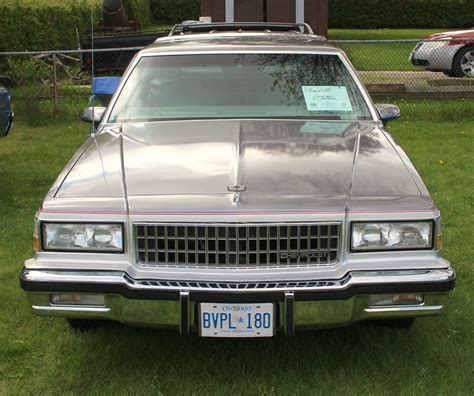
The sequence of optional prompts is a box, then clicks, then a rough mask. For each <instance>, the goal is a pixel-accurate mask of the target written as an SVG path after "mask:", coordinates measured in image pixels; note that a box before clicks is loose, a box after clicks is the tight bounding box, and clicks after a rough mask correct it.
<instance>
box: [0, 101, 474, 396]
mask: <svg viewBox="0 0 474 396" xmlns="http://www.w3.org/2000/svg"><path fill="white" fill-rule="evenodd" d="M458 104H459V103H458ZM400 105H401V106H402V109H403V111H404V112H405V115H404V117H403V118H402V119H401V120H399V121H396V122H393V123H392V124H391V126H390V130H391V131H392V133H393V135H394V136H395V137H396V138H397V139H398V141H399V142H400V143H401V145H402V146H403V147H404V148H405V150H406V151H407V152H408V154H409V155H410V157H411V158H412V160H413V161H414V163H415V165H416V166H417V167H418V169H419V170H420V172H421V174H422V176H423V177H424V179H425V181H426V183H427V185H428V187H429V189H430V190H431V192H432V193H433V196H434V198H435V200H436V202H437V204H438V206H439V208H440V209H441V212H442V213H443V218H444V226H445V227H444V235H445V248H444V252H443V255H444V256H445V257H446V258H447V259H449V260H451V261H452V262H453V263H454V265H455V268H456V270H457V272H458V279H459V281H458V285H457V289H456V290H455V292H454V293H453V294H452V295H451V298H450V301H449V307H448V310H447V312H446V314H445V315H443V316H440V317H436V318H426V319H419V320H418V321H417V322H416V323H415V325H414V327H413V329H412V330H410V331H403V330H396V329H389V328H384V327H377V326H371V325H367V324H363V323H361V324H357V325H354V326H350V327H345V328H340V329H336V330H331V331H319V332H312V333H307V334H302V335H299V336H297V337H295V338H284V337H282V336H277V337H275V338H272V339H265V340H264V339H259V340H258V339H255V340H226V339H223V340H212V339H211V340H210V339H201V338H198V337H195V336H193V337H189V338H181V337H180V336H178V335H176V334H173V333H168V332H164V331H160V330H153V329H136V328H129V327H124V326H121V325H118V324H117V325H115V324H111V325H109V326H106V327H104V328H102V329H99V330H97V331H92V332H87V333H78V332H75V331H73V330H71V329H70V328H69V327H68V326H67V324H66V322H65V321H64V320H61V319H50V318H38V317H34V316H33V315H32V313H31V312H30V309H29V307H28V304H27V302H26V298H25V296H24V294H23V292H22V291H21V290H20V288H19V285H18V274H19V272H20V270H21V268H22V265H23V261H24V260H25V259H27V258H29V257H31V255H32V254H33V251H32V237H31V234H32V219H33V216H34V213H35V211H36V208H37V207H38V205H39V203H40V201H41V199H42V198H43V196H44V195H45V193H46V192H47V190H48V188H49V187H50V185H51V183H52V182H53V180H54V179H55V177H56V176H57V175H58V173H59V171H60V170H61V168H62V167H63V166H64V164H65V163H66V161H67V160H68V159H69V157H70V156H71V154H72V153H73V152H74V151H75V149H76V148H77V147H78V146H79V145H80V143H81V142H82V141H83V140H84V139H85V137H86V135H87V133H88V127H87V126H86V125H84V124H81V123H80V122H79V121H78V120H77V117H72V116H66V117H61V118H55V117H51V118H49V119H47V125H44V123H40V124H39V126H35V125H32V124H31V123H28V122H26V120H24V119H21V118H19V119H18V122H17V123H16V124H15V126H14V129H13V131H12V135H11V136H9V137H8V138H6V139H3V140H1V141H0V168H1V170H2V171H1V173H0V219H1V222H2V224H3V226H2V228H1V229H0V282H1V287H0V301H1V303H0V317H1V318H2V320H1V321H0V340H1V342H0V394H1V395H9V394H10V395H17V394H39V395H41V394H58V395H59V394H83V393H91V394H158V393H160V392H161V393H163V394H334V393H337V394H348V395H349V394H350V395H354V394H386V395H392V394H393V395H398V394H407V395H412V394H436V395H443V394H451V395H468V394H471V395H472V394H474V353H473V352H474V330H473V329H474V309H473V308H474V300H473V294H472V290H474V289H473V288H474V269H473V266H472V257H473V256H474V249H473V244H472V224H473V222H474V218H473V215H472V213H473V212H472V208H473V206H474V205H473V204H474V202H473V195H474V194H473V186H474V179H473V175H474V165H473V157H472V155H473V152H474V120H473V118H472V114H473V113H474V104H472V103H467V102H466V103H464V106H458V107H457V108H458V109H459V110H458V111H452V110H450V109H449V108H447V109H446V110H443V109H444V106H443V104H440V103H435V104H432V105H431V106H429V107H428V106H426V105H425V104H423V107H421V106H418V105H416V104H411V103H405V102H402V103H400Z"/></svg>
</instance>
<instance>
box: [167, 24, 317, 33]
mask: <svg viewBox="0 0 474 396" xmlns="http://www.w3.org/2000/svg"><path fill="white" fill-rule="evenodd" d="M235 31H238V32H242V31H247V32H248V31H253V32H255V31H257V32H258V31H262V32H297V33H307V34H314V32H313V29H311V27H310V26H309V25H308V24H307V23H270V22H269V23H266V22H218V23H207V22H200V21H185V22H183V23H180V24H177V25H174V26H173V28H172V29H171V31H170V34H169V35H170V36H176V35H181V34H191V33H217V32H235Z"/></svg>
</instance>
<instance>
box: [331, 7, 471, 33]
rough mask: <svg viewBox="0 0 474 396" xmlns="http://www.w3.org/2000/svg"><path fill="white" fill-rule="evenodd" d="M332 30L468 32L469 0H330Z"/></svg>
mask: <svg viewBox="0 0 474 396" xmlns="http://www.w3.org/2000/svg"><path fill="white" fill-rule="evenodd" d="M329 26H330V27H332V28H348V29H350V28H356V29H375V28H463V27H464V28H470V27H472V26H474V1H472V0H329Z"/></svg>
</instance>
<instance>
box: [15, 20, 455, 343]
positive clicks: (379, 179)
mask: <svg viewBox="0 0 474 396" xmlns="http://www.w3.org/2000/svg"><path fill="white" fill-rule="evenodd" d="M399 115H400V112H399V109H398V108H397V107H396V106H393V105H374V104H373V103H372V101H371V99H370V97H369V96H368V94H367V91H366V90H365V88H364V86H363V85H362V83H361V81H360V79H359V77H358V76H357V73H356V71H355V70H354V68H353V66H352V65H351V63H350V62H349V60H348V58H347V57H346V55H345V54H344V53H343V52H342V51H341V50H339V49H337V48H334V47H332V46H330V45H329V44H328V42H327V41H326V40H325V39H324V37H320V36H316V35H314V34H313V32H312V31H311V29H310V28H309V27H308V26H307V25H302V24H250V23H249V24H194V25H185V24H183V25H177V26H175V28H174V29H173V30H172V32H171V33H170V35H169V36H168V37H165V38H161V39H158V40H157V41H156V42H155V43H154V44H153V45H151V46H150V47H148V48H146V49H144V50H143V51H141V52H139V53H138V55H137V56H136V57H135V59H134V60H133V61H132V63H131V64H130V66H129V67H128V69H127V71H126V73H125V74H124V76H123V78H122V80H121V82H120V84H119V86H118V88H117V90H116V92H115V94H114V96H113V98H112V100H111V102H110V104H109V106H108V107H107V108H99V107H96V108H95V109H94V110H92V109H87V110H86V111H85V112H84V113H83V116H82V118H83V119H85V120H88V121H90V122H93V123H94V124H95V126H96V128H95V130H94V133H93V134H92V135H91V136H90V137H89V138H88V139H87V141H86V142H85V143H84V144H83V145H82V147H81V148H80V149H79V150H78V151H77V153H76V154H75V155H74V157H73V158H72V159H71V161H70V162H69V163H68V164H67V166H66V167H65V169H64V171H63V172H62V173H61V174H60V176H59V177H58V179H57V181H56V182H55V183H54V185H53V186H52V188H51V190H50V191H49V193H48V194H47V196H46V198H45V199H44V201H43V203H42V205H41V206H40V208H39V210H38V213H37V216H36V220H35V224H36V225H35V232H34V240H35V248H36V253H35V256H34V258H32V259H30V260H28V261H26V262H25V266H24V269H23V271H22V273H21V280H20V281H21V287H22V288H23V289H24V290H25V291H26V294H27V295H28V298H29V302H30V304H31V306H32V309H33V311H34V313H36V314H38V315H43V316H55V317H63V318H67V319H68V321H69V323H70V324H71V326H73V327H78V328H85V327H90V326H94V325H95V324H97V323H99V322H100V321H101V320H114V321H119V322H122V323H125V324H131V325H138V326H164V327H174V328H176V329H179V331H180V332H181V334H189V333H197V334H199V335H201V336H204V337H270V336H273V335H275V334H276V333H277V332H282V333H284V334H286V335H293V334H294V333H295V331H298V330H300V329H309V328H324V327H336V326H341V325H346V324H349V323H353V322H355V321H360V320H368V319H372V320H380V321H384V322H385V323H389V324H393V325H395V326H400V327H409V326H410V325H411V324H412V323H413V320H414V318H415V317H417V316H427V315H434V314H438V313H440V312H441V311H442V310H443V308H444V306H445V301H446V296H447V294H448V292H449V291H450V290H452V289H453V288H454V283H455V272H454V270H453V268H452V267H451V266H450V263H449V262H448V261H446V260H444V259H443V258H441V256H440V249H441V243H442V242H441V220H440V213H439V211H438V209H437V208H436V206H435V204H434V203H433V200H432V198H431V197H430V195H429V193H428V191H427V189H426V187H425V185H424V184H423V181H422V180H421V178H420V176H419V175H418V173H417V171H416V170H415V168H414V167H413V165H412V163H411V162H410V160H409V159H408V158H407V155H406V154H405V153H404V151H403V150H402V149H401V148H400V146H399V145H398V144H397V143H396V142H395V141H394V140H393V138H392V137H391V136H390V134H389V133H388V132H387V131H386V130H385V129H384V125H385V124H386V122H388V121H389V120H391V119H395V118H397V117H398V116H399Z"/></svg>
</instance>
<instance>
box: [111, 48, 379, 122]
mask: <svg viewBox="0 0 474 396" xmlns="http://www.w3.org/2000/svg"><path fill="white" fill-rule="evenodd" d="M282 117H283V118H305V119H323V120H324V119H329V120H366V119H372V117H371V114H370V111H369V108H368V106H367V103H366V101H365V100H364V98H363V96H362V94H361V92H360V90H359V88H358V87H357V85H356V83H355V81H354V79H353V78H352V76H351V75H350V73H349V71H348V70H347V68H346V66H345V65H344V63H343V62H342V60H341V59H340V58H339V57H338V56H337V55H321V54H318V55H315V54H222V55H220V54H212V55H204V54H203V55H195V54H194V55H173V56H152V57H143V58H142V59H141V60H140V61H139V63H138V64H137V65H136V67H135V68H134V70H133V71H132V73H131V75H130V77H129V78H128V80H127V82H126V84H125V86H124V88H123V90H122V92H121V93H120V95H119V97H118V99H117V101H116V103H115V106H114V108H113V110H112V112H111V115H110V118H109V122H127V121H154V120H161V119H199V118H282Z"/></svg>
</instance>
